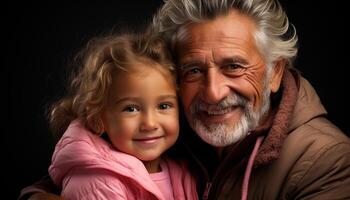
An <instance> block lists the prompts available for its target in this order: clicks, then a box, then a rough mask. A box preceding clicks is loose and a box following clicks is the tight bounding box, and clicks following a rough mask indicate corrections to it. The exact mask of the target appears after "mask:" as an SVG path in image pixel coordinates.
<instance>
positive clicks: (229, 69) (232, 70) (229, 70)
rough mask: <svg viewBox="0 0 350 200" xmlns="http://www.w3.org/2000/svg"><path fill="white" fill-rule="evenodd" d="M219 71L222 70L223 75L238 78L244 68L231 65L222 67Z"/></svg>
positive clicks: (238, 65)
mask: <svg viewBox="0 0 350 200" xmlns="http://www.w3.org/2000/svg"><path fill="white" fill-rule="evenodd" d="M221 70H223V73H225V74H227V75H232V76H240V75H242V74H243V72H244V71H245V70H246V68H245V67H243V66H242V65H240V64H236V63H232V64H226V65H224V66H222V67H221Z"/></svg>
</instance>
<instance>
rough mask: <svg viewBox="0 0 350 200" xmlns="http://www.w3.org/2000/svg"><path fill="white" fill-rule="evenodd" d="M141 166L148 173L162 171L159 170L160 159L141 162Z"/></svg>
mask: <svg viewBox="0 0 350 200" xmlns="http://www.w3.org/2000/svg"><path fill="white" fill-rule="evenodd" d="M142 162H143V164H144V165H145V167H146V169H147V171H148V173H150V174H152V173H157V172H160V171H162V169H161V168H160V158H157V159H155V160H150V161H142Z"/></svg>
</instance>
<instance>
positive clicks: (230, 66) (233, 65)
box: [224, 64, 242, 70]
mask: <svg viewBox="0 0 350 200" xmlns="http://www.w3.org/2000/svg"><path fill="white" fill-rule="evenodd" d="M239 68H242V66H241V65H239V64H227V65H225V66H224V69H225V70H236V69H239Z"/></svg>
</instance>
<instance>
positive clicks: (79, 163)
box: [49, 121, 198, 199]
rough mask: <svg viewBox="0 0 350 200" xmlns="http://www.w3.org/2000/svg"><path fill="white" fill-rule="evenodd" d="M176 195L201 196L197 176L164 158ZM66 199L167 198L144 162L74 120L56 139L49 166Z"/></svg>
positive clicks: (179, 197)
mask: <svg viewBox="0 0 350 200" xmlns="http://www.w3.org/2000/svg"><path fill="white" fill-rule="evenodd" d="M165 164H167V165H168V168H169V173H170V178H171V183H172V185H173V191H174V197H175V199H198V198H197V193H196V185H195V183H194V179H193V178H192V177H191V176H190V174H189V172H188V171H187V170H185V168H184V167H183V166H180V165H179V164H177V163H175V161H171V160H169V159H165ZM49 174H50V176H51V178H52V180H53V181H54V183H55V184H57V185H59V186H61V187H62V196H63V197H64V198H67V199H164V197H163V195H162V193H161V192H160V190H159V189H158V187H157V185H156V184H155V183H154V182H153V181H152V180H151V178H150V176H149V174H148V172H147V170H146V168H145V167H144V165H143V163H142V162H141V161H140V160H138V159H137V158H135V157H133V156H130V155H128V154H125V153H122V152H119V151H116V150H115V149H114V147H112V145H111V144H109V143H108V142H106V141H105V140H103V139H102V138H100V137H98V136H97V135H94V134H92V133H91V132H90V131H89V130H87V129H86V128H84V127H83V126H82V125H81V123H80V122H79V121H73V122H72V123H71V124H70V126H69V127H68V129H67V131H66V132H65V134H64V135H63V136H62V138H61V139H60V141H59V142H58V143H57V145H56V148H55V152H54V154H53V156H52V163H51V166H50V167H49Z"/></svg>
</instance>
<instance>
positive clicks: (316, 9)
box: [1, 0, 350, 199]
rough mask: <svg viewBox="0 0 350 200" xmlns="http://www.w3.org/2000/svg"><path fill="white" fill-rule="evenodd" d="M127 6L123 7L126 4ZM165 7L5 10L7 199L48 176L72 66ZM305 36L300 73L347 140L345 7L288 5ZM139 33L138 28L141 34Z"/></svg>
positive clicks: (54, 4)
mask: <svg viewBox="0 0 350 200" xmlns="http://www.w3.org/2000/svg"><path fill="white" fill-rule="evenodd" d="M120 2H122V3H120ZM160 4H161V0H147V1H145V0H127V1H115V2H109V3H107V2H104V3H102V2H99V3H97V2H90V3H88V2H81V3H69V4H67V3H63V2H60V1H50V2H49V3H24V4H23V3H11V4H10V3H7V4H6V6H5V8H6V9H5V12H4V13H5V17H4V18H3V19H5V22H4V23H3V24H2V26H3V27H2V32H3V34H5V35H4V36H3V38H2V41H3V42H4V43H5V48H2V50H3V51H2V52H3V53H2V54H3V56H4V57H3V59H2V61H3V63H2V66H1V77H2V79H1V81H2V83H3V85H5V87H4V90H3V91H5V95H2V98H1V99H2V100H5V102H4V103H3V104H2V105H3V106H4V107H5V108H6V109H5V110H6V111H7V112H8V113H7V114H5V115H3V119H5V120H2V122H3V125H2V130H3V131H2V134H1V147H2V148H4V150H3V152H4V154H3V155H4V157H5V160H4V161H3V162H2V163H3V164H2V165H3V168H2V169H5V171H3V173H1V178H2V179H1V180H2V181H3V182H4V184H5V190H4V191H5V193H8V195H7V194H3V195H6V196H8V197H10V198H9V199H15V198H16V197H17V196H18V194H19V191H20V189H21V188H23V187H24V186H26V185H29V184H31V183H33V182H34V181H36V180H39V179H40V178H41V177H42V176H43V175H44V174H46V173H47V167H48V165H49V163H50V158H51V153H52V151H53V148H54V144H55V140H54V138H53V137H52V135H51V133H50V132H49V130H48V125H47V121H46V118H45V109H46V107H47V105H49V104H50V103H52V102H53V101H55V100H57V98H59V97H60V96H62V95H63V92H64V80H65V78H64V77H65V75H66V72H67V71H66V67H65V66H67V64H68V63H69V62H70V59H71V58H72V57H73V56H74V55H75V53H76V52H77V50H78V49H79V48H80V47H81V46H82V45H83V44H85V42H86V41H87V40H88V39H89V38H90V37H92V36H96V35H100V34H103V33H108V32H110V31H111V30H115V31H118V30H119V29H120V27H124V28H123V29H125V27H126V28H127V29H142V27H143V26H142V24H145V23H147V22H148V21H149V20H150V19H151V15H152V13H154V12H155V10H156V9H157V7H158V6H159V5H160ZM282 4H283V6H284V7H285V8H286V10H287V14H288V15H289V18H290V21H291V22H292V23H293V24H294V25H295V26H296V28H297V31H298V34H299V45H300V51H299V57H298V59H297V60H296V67H297V68H298V69H299V70H301V71H302V72H303V75H304V76H305V77H306V78H307V79H308V80H309V81H310V82H311V83H312V84H313V85H314V87H315V88H316V90H317V91H318V93H319V95H320V98H321V100H322V101H323V103H324V105H325V107H326V109H327V110H328V112H329V118H330V119H331V120H332V121H333V122H334V123H335V124H336V125H338V126H339V127H340V128H341V129H342V130H343V131H344V132H346V133H348V134H349V127H350V126H349V124H348V123H347V118H346V113H347V112H348V111H349V106H348V104H346V102H347V101H346V100H348V97H346V96H348V94H347V95H346V94H345V93H346V92H349V89H348V88H347V86H348V85H349V84H348V82H347V80H346V78H347V77H348V76H347V74H346V71H347V70H346V68H347V67H349V64H348V63H349V55H348V54H349V50H348V46H347V45H348V43H349V39H348V38H349V37H348V34H347V33H346V31H345V26H347V25H348V24H349V23H348V19H346V17H347V16H346V14H345V13H344V12H343V11H344V10H345V9H343V8H342V6H336V5H327V4H326V2H325V3H323V2H317V3H314V4H315V5H312V4H313V3H312V2H307V1H303V0H293V1H291V0H290V1H287V0H284V1H283V0H282ZM136 27H138V28H136Z"/></svg>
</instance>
